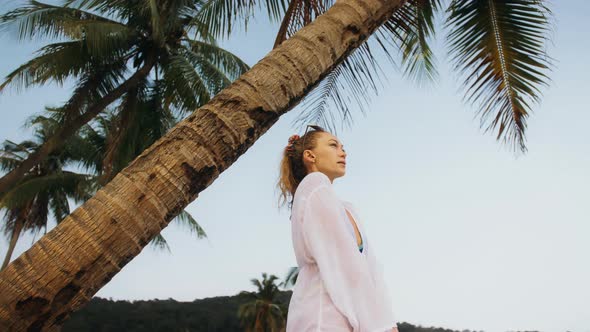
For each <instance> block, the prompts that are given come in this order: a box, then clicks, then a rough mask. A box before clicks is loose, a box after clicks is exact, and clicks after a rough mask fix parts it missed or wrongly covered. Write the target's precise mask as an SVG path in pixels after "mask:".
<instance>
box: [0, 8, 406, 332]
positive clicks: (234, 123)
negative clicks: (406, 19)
mask: <svg viewBox="0 0 590 332" xmlns="http://www.w3.org/2000/svg"><path fill="white" fill-rule="evenodd" d="M403 2H404V1H403V0H341V1H339V2H337V3H336V4H335V5H334V6H333V7H332V8H331V9H330V10H329V11H327V12H326V14H324V15H322V16H320V17H318V18H317V20H316V21H315V22H313V23H312V24H310V25H308V26H306V27H305V28H303V29H302V30H301V31H299V32H298V33H297V34H295V35H294V36H293V37H291V38H290V39H289V40H287V41H286V42H284V43H282V44H281V45H280V46H279V47H278V48H276V49H274V50H273V51H272V52H270V53H269V54H268V55H267V56H266V57H265V58H264V59H263V60H261V61H260V62H259V63H258V64H256V65H255V66H254V67H253V68H252V69H251V70H250V71H249V72H247V73H246V74H244V75H242V76H241V77H240V78H239V79H238V80H236V81H235V82H234V83H233V84H232V85H230V86H229V87H228V88H227V89H225V90H223V91H221V92H220V93H219V94H218V95H217V96H216V97H215V98H213V99H212V100H211V101H210V102H209V103H208V104H207V105H205V106H203V107H202V108H200V109H198V110H197V111H195V112H194V113H193V114H192V115H190V116H189V117H187V118H186V119H185V120H183V121H181V122H180V123H178V124H177V125H176V126H175V127H174V128H173V129H172V130H171V131H170V132H169V133H168V134H167V135H166V136H164V137H163V138H162V139H160V140H158V141H157V142H156V143H154V144H153V145H152V146H151V147H149V148H148V149H146V150H145V151H144V152H143V153H142V154H141V155H140V156H138V157H137V158H136V159H135V160H134V161H133V162H132V163H131V164H130V165H129V166H128V167H126V168H125V169H123V170H122V171H121V172H120V173H119V174H118V175H117V176H116V177H115V178H114V179H113V180H112V181H111V182H109V183H108V184H107V185H106V186H105V187H103V188H102V189H101V190H99V191H98V192H97V193H96V195H95V196H94V197H92V198H91V199H89V200H88V201H86V203H84V204H83V205H82V206H80V207H79V208H78V209H76V210H75V211H74V212H73V213H72V214H71V215H69V216H68V217H66V218H65V219H64V220H63V221H62V222H61V223H60V224H59V225H58V226H57V227H55V228H54V229H53V230H52V231H51V232H49V233H48V234H47V235H45V236H44V237H42V238H41V239H40V240H39V241H38V242H37V243H36V244H35V245H34V246H33V247H32V248H31V249H29V250H28V251H26V252H25V253H23V254H22V255H21V256H20V257H18V258H17V259H16V260H15V261H13V262H12V263H11V264H9V265H8V266H7V267H6V269H4V270H3V271H2V272H0V294H1V296H0V330H2V331H5V330H6V331H11V330H54V329H58V328H59V326H60V325H61V324H62V323H63V321H64V320H65V319H66V318H67V317H68V315H69V314H70V313H71V312H72V311H74V310H76V309H78V308H80V307H81V306H82V305H83V304H85V303H86V302H88V301H89V300H90V298H91V297H92V296H93V295H94V294H95V293H96V292H97V291H98V290H99V289H100V288H101V287H103V286H104V285H105V284H106V283H107V282H108V281H109V280H110V279H111V278H112V277H113V276H114V275H115V274H116V273H117V272H119V270H120V269H121V268H122V267H123V266H125V264H127V263H128V262H129V261H130V260H131V259H133V257H135V256H137V255H138V254H139V253H140V252H141V250H142V248H143V247H144V246H145V245H146V244H147V243H148V242H149V241H150V239H152V238H153V237H154V236H156V235H157V234H159V233H160V231H161V230H162V229H163V228H164V227H165V226H166V225H167V224H168V222H169V221H170V220H171V219H172V218H173V217H174V216H176V215H177V214H178V213H180V212H181V211H182V210H183V208H184V207H185V206H187V205H188V204H189V203H190V202H192V201H193V200H194V199H195V198H196V197H197V196H198V194H199V193H200V192H201V191H203V190H204V189H205V188H207V187H208V186H209V185H210V184H211V183H212V182H213V181H214V180H215V179H216V178H217V177H218V176H219V174H220V173H221V172H223V171H224V170H225V169H227V168H228V167H229V166H230V165H231V164H232V163H233V162H234V161H236V160H237V159H238V157H240V156H241V155H242V154H243V153H244V152H245V151H246V150H247V149H248V148H249V147H250V146H251V145H252V144H253V143H254V142H255V141H256V140H257V139H258V138H259V137H260V136H261V135H262V134H264V133H265V132H266V131H267V130H268V129H269V128H270V127H271V126H272V125H273V124H274V123H275V122H276V121H277V120H278V119H279V117H280V116H281V115H282V114H284V113H286V112H288V111H289V110H290V109H292V108H293V107H294V106H295V105H296V104H297V103H298V102H299V101H300V100H301V98H302V97H303V96H305V95H306V94H307V93H308V92H309V91H310V90H311V89H312V88H313V87H314V86H315V85H316V84H318V82H319V81H320V80H321V79H322V78H323V77H324V76H326V75H327V74H328V73H329V72H330V70H331V69H332V68H333V67H334V66H335V65H337V64H338V63H340V62H342V61H343V60H344V59H345V58H346V57H347V56H348V55H349V54H350V52H351V51H353V50H354V49H355V48H357V47H358V46H359V45H361V44H362V43H363V42H364V41H365V40H366V39H367V38H368V37H369V36H370V35H371V34H372V33H373V32H374V31H375V30H376V29H377V28H378V27H379V26H380V25H381V24H382V23H383V22H385V21H386V20H387V19H388V18H389V17H391V15H392V14H393V13H394V11H395V10H396V9H397V8H399V6H400V5H401V4H403Z"/></svg>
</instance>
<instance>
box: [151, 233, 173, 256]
mask: <svg viewBox="0 0 590 332" xmlns="http://www.w3.org/2000/svg"><path fill="white" fill-rule="evenodd" d="M150 244H151V245H152V246H153V247H154V248H155V249H158V250H166V251H168V252H171V250H170V246H169V245H168V242H166V239H165V238H164V237H163V236H162V234H158V235H156V236H155V237H154V238H153V239H152V240H151V241H150Z"/></svg>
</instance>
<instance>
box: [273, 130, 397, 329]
mask: <svg viewBox="0 0 590 332" xmlns="http://www.w3.org/2000/svg"><path fill="white" fill-rule="evenodd" d="M310 127H311V128H313V130H312V131H309V132H308V131H307V130H306V133H305V134H304V135H303V136H301V137H299V136H298V135H293V136H291V137H290V138H289V145H288V146H287V147H286V148H285V151H284V155H283V159H282V161H281V170H280V173H281V174H280V178H279V183H278V186H279V188H280V190H281V193H282V194H281V198H282V203H283V204H284V203H285V202H287V200H289V207H290V208H291V234H292V241H293V248H294V251H295V258H296V260H297V265H298V266H299V275H298V277H297V282H296V283H295V286H294V290H293V295H292V297H291V302H290V303H289V314H288V319H287V332H311V331H314V332H315V331H322V332H345V331H346V332H349V331H354V332H384V331H387V332H389V331H393V332H398V331H397V322H396V320H395V318H394V315H393V311H392V308H391V300H390V298H389V292H388V289H387V286H386V284H385V281H384V280H383V271H382V268H381V265H380V263H378V262H377V260H376V259H375V254H374V252H373V248H372V246H371V245H370V243H369V241H368V237H367V234H366V232H365V231H364V229H363V226H362V224H361V222H360V219H359V218H358V215H357V214H356V213H355V211H354V208H353V206H352V204H350V203H349V202H346V201H342V200H340V199H339V198H338V197H337V196H336V193H335V192H334V189H333V187H332V183H333V182H334V179H336V178H339V177H342V176H344V174H345V173H346V152H345V151H344V148H343V145H342V144H341V142H340V141H339V140H338V138H337V137H335V136H334V135H332V134H330V133H329V132H327V131H324V130H323V129H322V128H321V127H318V126H308V129H309V128H310Z"/></svg>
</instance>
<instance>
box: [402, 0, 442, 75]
mask: <svg viewBox="0 0 590 332" xmlns="http://www.w3.org/2000/svg"><path fill="white" fill-rule="evenodd" d="M404 8H409V10H411V11H412V15H408V16H409V17H411V18H412V19H413V22H409V24H408V27H409V28H410V29H408V30H405V31H403V32H402V33H404V34H403V36H404V38H405V40H404V42H403V43H402V45H403V48H402V50H401V51H402V66H403V72H404V75H405V76H406V77H409V78H411V79H413V80H415V81H416V82H418V83H423V82H432V81H434V80H435V79H436V78H437V77H438V72H437V70H436V66H435V59H434V54H433V53H432V50H431V48H430V45H429V41H430V39H431V38H432V37H433V36H434V15H435V13H436V12H437V11H438V10H440V8H441V4H440V2H439V0H412V1H408V3H407V5H406V6H405V7H404ZM396 17H399V16H398V15H394V16H393V17H392V19H395V18H396Z"/></svg>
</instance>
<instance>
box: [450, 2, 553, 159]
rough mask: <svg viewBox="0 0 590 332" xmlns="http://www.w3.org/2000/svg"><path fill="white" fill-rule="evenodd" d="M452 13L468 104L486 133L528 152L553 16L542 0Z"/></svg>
mask: <svg viewBox="0 0 590 332" xmlns="http://www.w3.org/2000/svg"><path fill="white" fill-rule="evenodd" d="M449 13H450V14H449V17H448V20H447V26H448V27H449V30H450V32H449V34H448V41H449V47H450V53H451V56H452V60H453V62H454V67H455V69H456V70H457V71H458V72H459V73H460V74H461V75H462V77H463V79H464V83H463V87H464V88H465V90H466V92H465V98H466V100H467V102H469V103H472V104H474V103H475V104H477V105H478V106H479V111H478V115H479V116H480V121H481V126H482V127H485V131H486V132H487V131H491V130H495V129H497V139H498V140H502V142H504V143H507V144H511V146H512V147H513V149H514V150H520V151H522V152H524V151H526V146H525V135H524V133H525V129H526V118H527V116H528V115H529V112H530V111H531V107H530V102H531V101H535V102H538V101H539V97H540V89H539V88H540V86H543V85H547V81H548V80H549V78H548V77H547V75H546V74H545V73H546V71H547V69H548V68H549V65H550V59H549V58H548V57H547V55H546V53H545V46H544V42H545V40H546V35H547V32H548V30H549V28H550V27H549V16H550V15H551V12H550V10H549V9H548V8H547V7H546V6H545V5H544V4H543V2H542V1H538V0H511V1H474V0H471V1H467V0H455V1H453V2H452V3H451V5H450V7H449Z"/></svg>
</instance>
